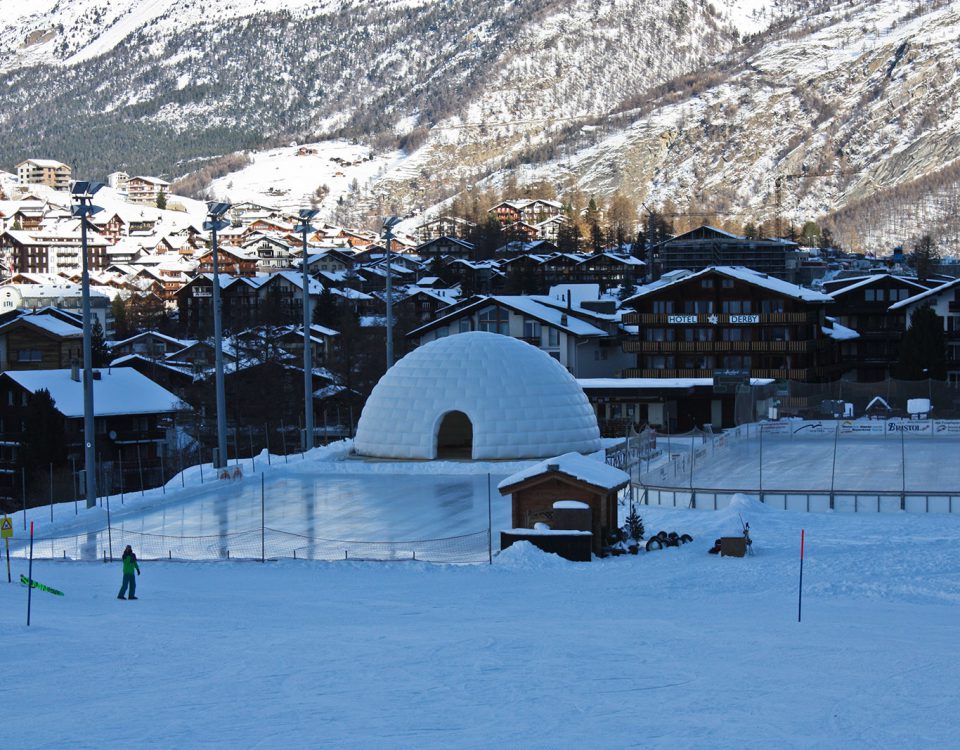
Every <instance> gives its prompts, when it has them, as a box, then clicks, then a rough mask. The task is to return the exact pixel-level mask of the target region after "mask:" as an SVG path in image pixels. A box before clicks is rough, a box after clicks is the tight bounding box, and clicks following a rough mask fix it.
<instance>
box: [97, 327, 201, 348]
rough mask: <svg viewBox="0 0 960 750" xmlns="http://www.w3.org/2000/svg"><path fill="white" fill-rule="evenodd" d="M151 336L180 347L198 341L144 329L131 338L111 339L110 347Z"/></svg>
mask: <svg viewBox="0 0 960 750" xmlns="http://www.w3.org/2000/svg"><path fill="white" fill-rule="evenodd" d="M151 336H152V337H154V338H158V339H162V340H163V341H166V342H168V343H171V344H177V345H178V346H180V347H187V346H190V344H194V343H196V342H195V341H193V340H191V339H175V338H174V337H173V336H168V335H167V334H165V333H160V331H144V332H143V333H138V334H136V335H135V336H130V337H129V338H126V339H122V340H120V341H111V342H110V344H109V346H110V347H118V346H123V345H124V344H129V343H131V342H133V341H136V340H137V339H142V338H148V337H151Z"/></svg>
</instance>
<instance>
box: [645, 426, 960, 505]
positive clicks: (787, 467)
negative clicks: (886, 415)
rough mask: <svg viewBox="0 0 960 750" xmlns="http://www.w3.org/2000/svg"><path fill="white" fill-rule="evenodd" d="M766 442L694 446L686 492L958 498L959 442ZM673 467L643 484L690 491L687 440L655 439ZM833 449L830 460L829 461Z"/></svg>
mask: <svg viewBox="0 0 960 750" xmlns="http://www.w3.org/2000/svg"><path fill="white" fill-rule="evenodd" d="M834 437H835V436H834V435H833V434H818V435H794V436H782V435H775V436H773V435H764V437H763V440H762V441H761V440H760V439H759V437H758V436H756V435H751V437H749V438H741V439H740V440H734V441H730V442H727V443H726V444H725V445H721V444H720V441H712V442H711V441H710V440H708V441H707V442H705V443H702V444H700V443H698V444H697V445H696V447H695V450H696V460H695V461H694V466H693V477H692V485H693V486H694V487H698V488H703V489H725V490H745V491H755V490H757V489H758V488H761V487H762V488H763V490H764V491H771V492H772V491H778V490H780V491H786V490H796V491H801V492H809V491H827V492H829V491H830V489H831V488H833V489H834V490H836V491H876V492H901V491H907V492H957V491H960V460H958V459H960V440H958V439H957V438H943V437H930V436H922V437H921V436H908V437H905V438H904V439H903V440H901V438H900V437H899V436H883V435H878V436H871V437H864V436H862V435H844V434H841V435H839V437H838V438H837V439H836V442H835V440H834ZM658 447H660V448H662V449H663V450H664V452H665V453H668V454H669V455H671V456H673V457H674V458H675V459H676V460H675V461H674V462H673V464H672V465H670V466H669V467H667V466H665V467H663V468H662V469H660V470H656V471H651V472H648V473H647V474H646V476H645V477H644V481H645V482H647V483H650V484H661V483H662V484H664V485H665V486H666V485H668V486H680V487H683V486H689V485H690V484H691V476H690V470H689V464H690V461H689V456H690V454H691V453H692V452H693V451H692V450H691V441H690V439H689V438H688V439H685V440H676V439H675V440H672V441H671V440H669V439H661V440H660V441H659V443H658ZM834 448H836V457H835V458H834Z"/></svg>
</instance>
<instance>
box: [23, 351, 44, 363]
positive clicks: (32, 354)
mask: <svg viewBox="0 0 960 750" xmlns="http://www.w3.org/2000/svg"><path fill="white" fill-rule="evenodd" d="M42 361H43V353H42V352H41V351H40V350H39V349H20V350H19V351H18V352H17V362H42Z"/></svg>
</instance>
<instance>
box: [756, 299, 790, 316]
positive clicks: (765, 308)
mask: <svg viewBox="0 0 960 750" xmlns="http://www.w3.org/2000/svg"><path fill="white" fill-rule="evenodd" d="M760 311H761V312H762V313H764V314H765V315H769V314H770V313H782V312H783V311H784V303H783V300H782V299H765V300H764V301H763V302H761V303H760Z"/></svg>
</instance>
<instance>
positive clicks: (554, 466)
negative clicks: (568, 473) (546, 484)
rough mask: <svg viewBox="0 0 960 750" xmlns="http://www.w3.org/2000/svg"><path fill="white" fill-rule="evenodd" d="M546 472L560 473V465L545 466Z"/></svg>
mask: <svg viewBox="0 0 960 750" xmlns="http://www.w3.org/2000/svg"><path fill="white" fill-rule="evenodd" d="M547 471H560V464H547Z"/></svg>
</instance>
